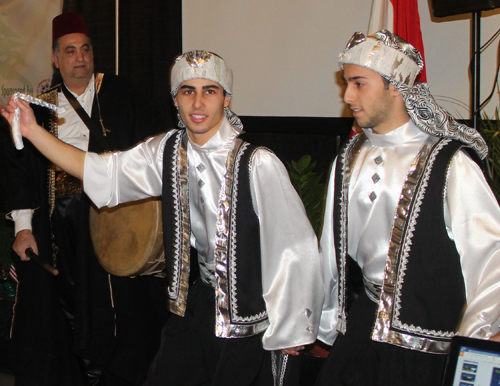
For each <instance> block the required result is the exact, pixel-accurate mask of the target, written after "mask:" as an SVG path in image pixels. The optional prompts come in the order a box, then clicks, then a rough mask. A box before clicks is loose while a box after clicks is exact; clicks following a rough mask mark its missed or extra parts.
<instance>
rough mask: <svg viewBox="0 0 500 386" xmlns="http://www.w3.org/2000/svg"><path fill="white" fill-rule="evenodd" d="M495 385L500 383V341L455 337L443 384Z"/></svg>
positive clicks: (461, 385)
mask: <svg viewBox="0 0 500 386" xmlns="http://www.w3.org/2000/svg"><path fill="white" fill-rule="evenodd" d="M493 385H495V386H499V385H500V342H492V341H489V340H483V339H474V338H466V337H464V336H455V337H453V339H452V340H451V348H450V354H449V356H448V362H447V365H446V371H445V375H444V382H443V386H493Z"/></svg>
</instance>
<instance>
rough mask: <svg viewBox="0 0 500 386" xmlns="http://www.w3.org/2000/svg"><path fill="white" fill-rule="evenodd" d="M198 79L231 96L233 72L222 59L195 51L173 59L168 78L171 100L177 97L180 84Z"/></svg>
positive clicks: (209, 53)
mask: <svg viewBox="0 0 500 386" xmlns="http://www.w3.org/2000/svg"><path fill="white" fill-rule="evenodd" d="M198 78H201V79H208V80H211V81H213V82H216V83H218V84H220V85H221V86H222V88H223V89H224V91H226V94H227V95H229V97H231V95H232V94H233V92H232V91H233V72H232V71H231V68H229V66H228V65H227V64H226V62H225V61H224V59H222V58H221V57H220V56H219V55H217V54H214V53H213V52H208V51H201V50H196V51H189V52H186V53H184V54H182V55H180V56H178V57H177V58H176V59H175V63H174V66H173V67H172V73H171V76H170V84H171V91H170V93H171V94H172V98H175V96H176V95H177V92H178V91H179V86H180V85H181V83H182V82H185V81H186V80H189V79H198Z"/></svg>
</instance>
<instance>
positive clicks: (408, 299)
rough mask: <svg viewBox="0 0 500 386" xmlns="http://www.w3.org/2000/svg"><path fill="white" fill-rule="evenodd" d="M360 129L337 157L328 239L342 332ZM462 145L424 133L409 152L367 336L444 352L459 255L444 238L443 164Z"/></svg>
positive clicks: (455, 318)
mask: <svg viewBox="0 0 500 386" xmlns="http://www.w3.org/2000/svg"><path fill="white" fill-rule="evenodd" d="M365 141H366V136H365V135H364V134H361V135H358V136H356V137H355V138H353V139H352V140H351V141H349V142H348V143H347V144H346V146H345V147H344V148H343V149H342V151H341V153H340V154H339V156H338V159H337V165H336V175H335V205H334V208H335V209H334V213H333V216H334V222H335V226H334V229H335V230H336V232H335V234H334V242H335V249H336V256H337V267H338V272H339V291H338V293H339V315H338V318H339V321H338V325H337V330H339V331H340V332H341V333H345V331H346V328H347V325H346V322H347V320H348V316H347V310H346V301H347V288H346V287H347V276H348V275H347V270H348V269H349V267H348V261H349V260H350V259H348V256H347V240H348V235H347V229H348V228H347V213H348V199H347V197H348V189H349V181H350V178H351V173H352V170H353V167H354V164H355V162H356V159H357V156H358V154H359V152H360V150H361V148H362V146H363V144H364V142H365ZM463 147H464V145H463V144H462V143H460V142H457V141H452V140H450V139H444V138H437V137H429V138H428V140H427V141H426V143H425V144H424V145H423V146H422V148H421V149H420V151H419V153H418V154H417V156H416V157H415V159H414V161H413V164H412V166H411V168H410V171H409V172H408V175H407V177H406V180H405V183H404V185H403V188H402V192H401V195H400V200H399V203H398V208H397V213H396V216H395V220H394V224H393V229H392V235H391V240H390V244H389V251H388V258H387V262H386V266H385V269H384V283H383V285H382V288H381V290H380V293H379V294H378V295H377V297H378V298H379V301H378V309H377V313H376V315H375V320H374V327H373V329H372V335H371V338H372V339H373V340H374V341H379V342H385V343H389V344H393V345H396V346H400V347H403V348H407V349H412V350H418V351H423V352H430V353H436V354H444V353H447V352H448V351H449V345H450V340H451V338H452V337H453V336H454V335H456V334H457V329H458V326H459V324H460V321H461V317H462V312H463V309H464V306H465V304H466V295H465V283H464V279H463V275H462V269H461V264H460V256H459V254H458V251H457V249H456V246H455V243H454V242H453V240H451V239H450V238H449V236H448V233H447V231H446V225H445V220H444V212H443V204H444V195H445V189H446V178H447V172H448V168H449V166H450V163H451V160H452V158H453V156H454V155H455V154H456V152H457V151H459V150H460V149H461V148H463Z"/></svg>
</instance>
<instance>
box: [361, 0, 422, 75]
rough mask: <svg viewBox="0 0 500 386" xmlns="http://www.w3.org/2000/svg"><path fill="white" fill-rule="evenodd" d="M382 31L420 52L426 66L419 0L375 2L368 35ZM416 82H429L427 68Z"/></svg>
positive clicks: (379, 0) (383, 0)
mask: <svg viewBox="0 0 500 386" xmlns="http://www.w3.org/2000/svg"><path fill="white" fill-rule="evenodd" d="M381 29H388V30H389V31H391V32H393V33H395V34H396V35H398V36H400V37H401V38H403V39H404V40H406V41H407V42H408V43H410V44H411V45H412V46H413V47H415V48H416V49H417V50H419V51H420V55H422V60H423V61H424V64H425V58H424V42H423V41H422V31H421V30H420V16H419V14H418V0H373V3H372V11H371V15H370V22H369V24H368V33H369V34H371V33H374V32H377V31H379V30H381ZM416 81H417V82H427V75H426V73H425V67H424V68H423V69H422V71H421V72H420V74H418V76H417V79H416Z"/></svg>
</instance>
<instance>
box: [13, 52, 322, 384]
mask: <svg viewBox="0 0 500 386" xmlns="http://www.w3.org/2000/svg"><path fill="white" fill-rule="evenodd" d="M171 93H172V97H173V99H174V104H175V106H176V107H177V108H178V112H179V114H178V116H179V126H181V127H186V129H187V130H171V131H169V132H167V133H166V134H164V135H160V136H156V137H152V138H149V139H147V140H146V141H145V142H144V143H141V144H139V145H138V146H137V147H135V148H133V149H131V150H129V151H125V152H117V153H107V154H101V155H98V154H95V153H88V154H87V155H86V156H85V155H84V154H83V153H79V152H78V151H76V150H75V149H72V148H68V147H66V146H64V144H62V143H59V142H57V141H54V140H53V138H49V137H47V136H45V135H44V133H43V132H41V131H40V129H39V128H38V127H37V125H36V123H35V122H34V121H33V118H32V116H31V113H30V112H29V109H28V108H27V107H26V104H25V103H24V102H22V101H19V102H18V105H19V106H20V108H21V129H22V133H23V135H25V136H26V137H27V138H28V139H30V140H31V141H32V142H33V143H34V144H35V145H36V146H37V147H38V148H39V150H40V151H42V152H43V153H47V154H46V155H47V157H49V158H53V157H54V159H53V161H54V163H56V164H57V165H59V166H60V167H62V168H63V169H66V170H67V171H68V172H69V173H71V174H74V175H76V176H77V177H79V178H81V179H83V181H84V187H85V191H86V192H87V194H88V195H89V196H90V197H91V198H92V200H93V201H94V202H95V204H96V205H97V206H99V207H101V206H113V205H117V204H119V203H121V202H127V201H132V200H138V199H141V198H144V197H148V196H159V195H162V201H163V203H162V207H163V231H164V244H165V255H166V265H167V267H166V272H167V280H168V297H169V302H170V310H171V311H172V312H173V313H174V315H172V316H171V317H170V319H169V321H168V322H167V324H166V325H165V328H164V329H163V337H162V344H161V348H160V350H159V353H158V355H157V357H156V359H155V361H154V362H153V365H152V366H151V368H150V372H149V376H148V381H147V382H146V385H148V386H151V385H164V384H168V385H239V386H240V385H256V386H257V385H259V386H260V385H272V384H289V383H287V382H288V381H298V379H295V380H293V379H291V378H293V377H290V376H287V375H288V374H289V373H288V372H287V371H286V368H287V366H288V367H289V366H290V365H291V363H293V360H295V359H296V358H292V357H294V356H296V355H298V354H299V350H301V349H302V348H303V347H304V346H305V345H307V344H309V343H312V342H314V341H315V339H316V334H317V328H318V323H319V317H320V310H321V304H322V301H323V294H322V289H321V288H320V287H321V286H320V285H318V283H321V280H322V279H321V272H320V263H319V257H318V248H317V240H316V237H315V234H314V231H313V229H312V227H311V225H310V223H309V221H308V219H307V216H306V213H305V210H304V207H303V205H302V203H301V201H300V198H299V197H298V195H297V193H296V192H295V190H294V188H293V187H292V185H291V183H290V181H289V178H288V174H287V171H286V169H285V167H284V166H283V164H282V163H281V162H280V161H279V160H278V158H277V157H276V156H275V155H274V154H273V153H272V152H270V151H269V150H267V149H265V148H262V147H256V146H254V145H252V144H250V143H249V142H247V141H245V140H244V139H242V133H243V130H242V128H243V126H242V123H241V121H240V119H239V118H238V117H237V116H236V115H235V114H234V113H233V112H232V111H231V110H230V109H229V102H230V98H231V94H232V72H231V69H230V68H229V67H228V65H227V63H226V62H225V61H224V60H223V59H222V58H220V57H219V56H218V55H216V54H213V53H210V52H206V51H191V52H188V53H185V54H184V55H181V56H180V57H178V58H177V59H176V61H175V64H174V66H173V68H172V73H171ZM14 106H15V102H14V101H11V103H10V106H9V107H8V111H4V112H3V114H4V116H5V117H6V118H7V119H9V121H11V120H12V115H13V107H14ZM84 165H85V167H84ZM190 247H193V248H195V249H196V251H197V252H198V260H199V268H200V276H201V278H200V279H198V280H197V281H196V282H195V283H194V284H193V285H192V286H191V287H190V288H188V287H189V273H190V261H189V259H190V253H189V252H190ZM295 378H298V377H295Z"/></svg>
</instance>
